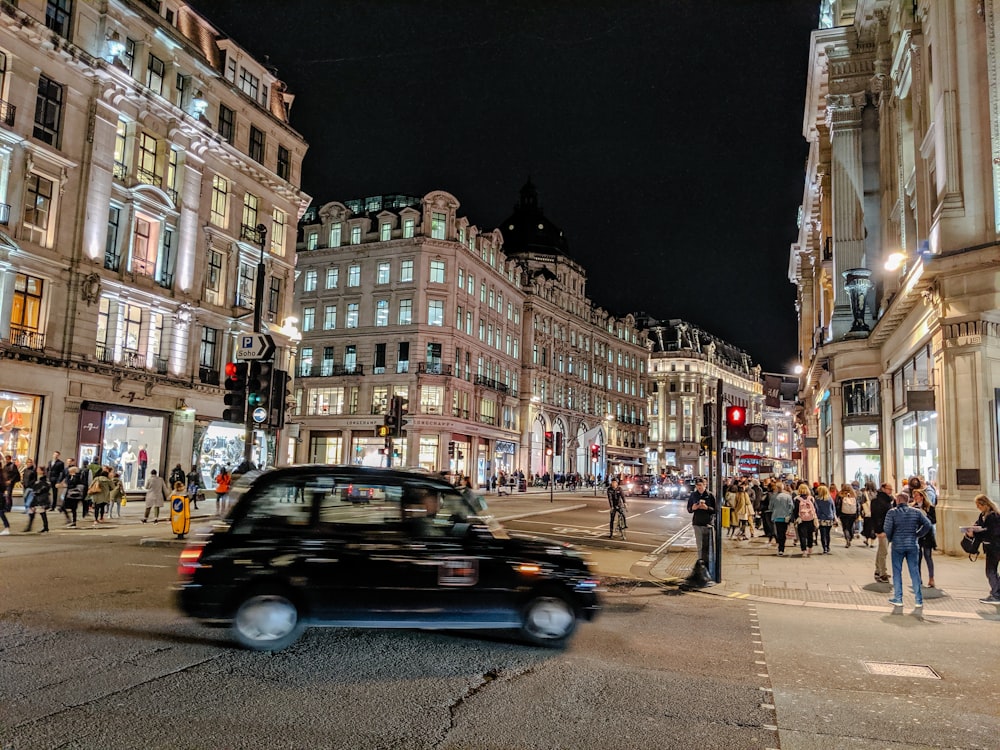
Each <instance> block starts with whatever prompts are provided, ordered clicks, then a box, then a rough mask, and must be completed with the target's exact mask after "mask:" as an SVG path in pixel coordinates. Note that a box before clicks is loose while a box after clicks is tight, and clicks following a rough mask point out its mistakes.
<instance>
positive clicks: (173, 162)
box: [167, 148, 180, 205]
mask: <svg viewBox="0 0 1000 750" xmlns="http://www.w3.org/2000/svg"><path fill="white" fill-rule="evenodd" d="M179 159H180V156H179V155H178V153H177V149H175V148H170V149H168V150H167V193H168V194H169V195H170V200H172V201H173V202H174V205H176V204H177V185H178V174H177V166H178V160H179Z"/></svg>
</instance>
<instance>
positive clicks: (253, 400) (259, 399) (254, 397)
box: [247, 393, 264, 406]
mask: <svg viewBox="0 0 1000 750" xmlns="http://www.w3.org/2000/svg"><path fill="white" fill-rule="evenodd" d="M247 403H248V404H250V406H260V405H261V404H262V403H264V397H263V396H261V395H260V394H259V393H251V394H250V395H249V396H248V397H247Z"/></svg>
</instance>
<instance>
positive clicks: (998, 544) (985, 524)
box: [965, 495, 1000, 604]
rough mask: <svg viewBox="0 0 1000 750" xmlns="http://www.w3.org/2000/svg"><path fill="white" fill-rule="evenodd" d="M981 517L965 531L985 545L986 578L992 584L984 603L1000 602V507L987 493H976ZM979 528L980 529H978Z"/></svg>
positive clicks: (967, 534) (977, 506)
mask: <svg viewBox="0 0 1000 750" xmlns="http://www.w3.org/2000/svg"><path fill="white" fill-rule="evenodd" d="M975 502H976V510H978V511H979V518H978V519H976V525H975V526H974V527H973V528H972V529H970V530H967V531H966V532H965V535H966V536H968V537H972V538H974V539H976V540H977V541H979V542H981V543H982V545H983V551H984V552H985V553H986V580H987V581H988V582H989V584H990V593H989V596H986V597H984V598H983V599H980V600H979V601H981V602H982V603H983V604H1000V573H998V572H997V567H998V566H1000V508H997V504H996V503H994V502H993V501H992V500H990V499H989V498H988V497H987V496H986V495H976V501H975ZM976 529H978V531H977V530H976Z"/></svg>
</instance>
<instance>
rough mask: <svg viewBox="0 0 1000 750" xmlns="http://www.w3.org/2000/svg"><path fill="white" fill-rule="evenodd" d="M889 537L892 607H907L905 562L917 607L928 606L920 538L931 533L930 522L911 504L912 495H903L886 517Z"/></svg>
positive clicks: (887, 535) (887, 537) (900, 495)
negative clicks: (905, 602)
mask: <svg viewBox="0 0 1000 750" xmlns="http://www.w3.org/2000/svg"><path fill="white" fill-rule="evenodd" d="M884 529H885V538H886V539H888V540H889V544H891V545H892V598H891V599H890V600H889V604H891V605H892V606H894V607H900V606H902V604H903V561H904V560H905V561H906V567H907V568H908V569H909V571H910V583H912V584H913V597H914V598H915V599H916V600H917V603H916V605H915V606H916V607H918V608H919V607H923V606H924V593H923V590H922V589H921V586H920V537H922V536H924V535H925V534H928V533H930V531H931V529H932V526H931V522H930V520H929V519H928V518H927V516H925V515H924V514H923V513H922V512H921V511H919V510H917V509H916V508H914V507H913V506H912V505H910V496H909V495H907V494H905V493H903V492H900V493H899V494H898V495H896V506H895V507H894V508H893V509H892V510H890V511H889V512H888V513H886V515H885V526H884Z"/></svg>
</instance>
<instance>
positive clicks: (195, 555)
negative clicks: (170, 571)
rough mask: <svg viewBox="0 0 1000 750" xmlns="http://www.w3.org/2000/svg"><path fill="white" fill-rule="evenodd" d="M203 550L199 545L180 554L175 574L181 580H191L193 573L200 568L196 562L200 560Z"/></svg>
mask: <svg viewBox="0 0 1000 750" xmlns="http://www.w3.org/2000/svg"><path fill="white" fill-rule="evenodd" d="M204 550H205V548H204V547H202V546H201V545H199V546H197V547H188V548H186V549H185V550H184V551H183V552H181V559H180V561H179V562H178V563H177V574H178V575H179V576H180V577H181V578H191V577H192V576H193V575H194V572H195V571H196V570H197V569H198V568H200V567H201V564H200V563H199V562H198V561H199V560H201V553H202V552H203V551H204Z"/></svg>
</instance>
